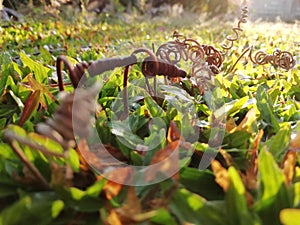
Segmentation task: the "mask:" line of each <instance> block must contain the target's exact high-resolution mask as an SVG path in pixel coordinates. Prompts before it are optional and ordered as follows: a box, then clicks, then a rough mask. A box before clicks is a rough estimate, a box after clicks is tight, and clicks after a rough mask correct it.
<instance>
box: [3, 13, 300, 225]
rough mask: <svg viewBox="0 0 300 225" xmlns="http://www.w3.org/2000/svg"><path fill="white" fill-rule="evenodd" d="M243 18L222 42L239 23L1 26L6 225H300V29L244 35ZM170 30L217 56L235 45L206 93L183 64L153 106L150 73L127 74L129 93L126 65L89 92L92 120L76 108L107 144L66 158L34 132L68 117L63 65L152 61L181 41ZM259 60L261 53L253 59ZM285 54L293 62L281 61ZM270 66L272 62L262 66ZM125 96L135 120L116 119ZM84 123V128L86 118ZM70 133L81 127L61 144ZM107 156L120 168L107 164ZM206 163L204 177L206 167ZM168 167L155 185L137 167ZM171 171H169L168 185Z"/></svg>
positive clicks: (74, 149)
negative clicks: (141, 54) (155, 53)
mask: <svg viewBox="0 0 300 225" xmlns="http://www.w3.org/2000/svg"><path fill="white" fill-rule="evenodd" d="M244 16H245V15H244ZM244 16H243V14H242V17H241V19H240V20H239V22H238V26H237V27H236V28H234V29H233V31H234V32H233V36H229V37H227V39H226V36H227V35H228V33H230V27H231V24H229V23H226V22H224V24H225V26H223V27H222V26H220V25H219V24H218V23H217V22H216V21H211V22H210V23H209V24H207V23H206V24H202V25H199V24H198V25H195V24H187V25H185V26H181V25H179V24H176V23H175V25H174V23H171V22H168V21H155V22H153V23H152V22H150V21H145V20H140V19H135V20H132V21H131V22H130V23H128V22H124V21H123V20H117V19H115V18H112V16H111V15H105V16H102V17H101V19H100V21H97V22H90V21H89V22H86V21H84V20H82V18H81V20H80V19H78V21H76V22H72V23H71V22H70V23H67V22H63V21H61V20H47V21H43V22H37V21H34V20H32V19H28V21H26V22H23V23H17V22H13V23H6V24H5V23H3V26H2V27H1V28H0V35H1V40H0V48H1V52H0V63H1V70H0V78H1V79H0V136H1V141H0V225H13V224H32V223H33V222H34V223H35V224H45V225H46V224H51V225H54V224H89V225H90V224H111V225H117V224H145V225H147V224H162V225H165V224H168V225H172V224H174V225H175V224H196V225H198V224H199V225H201V224H205V225H209V224H211V225H217V224H220V225H221V224H222V225H224V224H232V225H236V224H245V225H249V224H285V225H295V224H297V223H299V221H300V166H299V165H300V157H299V156H300V154H299V149H300V124H299V118H300V103H299V101H300V79H299V72H298V70H299V68H298V65H297V63H298V61H299V56H298V55H299V54H298V53H299V42H298V39H299V37H298V32H299V25H298V24H297V23H296V24H283V23H263V24H259V23H249V24H243V26H244V28H243V29H244V31H243V32H240V31H241V23H245V22H246V21H245V20H244V19H245V17H244ZM25 20H26V19H25ZM175 29H176V30H178V31H180V33H182V34H184V35H185V36H186V37H191V38H193V39H195V40H196V41H197V42H198V43H201V44H202V43H203V44H205V45H212V46H215V47H216V49H217V48H219V49H222V46H221V44H222V41H223V40H226V41H227V45H223V47H225V48H224V49H225V50H224V52H222V57H224V61H222V64H221V65H220V66H219V68H218V69H219V71H218V73H217V74H214V75H213V76H212V77H211V79H210V82H212V83H210V84H212V86H209V87H208V89H207V88H206V89H205V88H204V89H203V90H202V89H201V88H197V82H196V81H195V82H193V79H192V78H193V77H189V74H190V73H191V71H190V68H191V64H189V62H186V61H180V62H179V63H178V65H177V66H178V67H180V68H182V69H184V70H185V71H187V77H186V78H183V79H177V78H174V79H169V80H168V77H164V76H157V78H156V79H157V80H155V81H154V79H153V78H151V79H149V82H150V86H151V87H154V86H155V85H157V87H159V88H160V89H159V90H158V91H161V92H159V93H163V94H162V95H157V96H153V93H151V91H150V90H146V89H144V88H140V87H145V86H147V85H146V82H147V80H146V79H145V76H144V74H143V71H142V65H141V64H142V63H139V62H138V63H136V64H135V65H133V66H131V68H130V70H129V71H128V79H127V80H126V82H127V86H125V85H124V82H125V80H124V79H123V78H124V67H117V68H115V69H113V70H110V71H108V72H105V73H103V74H101V76H100V75H99V76H97V77H96V78H92V79H90V81H91V82H90V83H88V84H87V86H89V85H90V86H92V85H93V84H94V83H99V84H100V86H101V88H100V90H99V92H97V94H96V105H97V107H96V108H97V109H95V110H94V108H92V107H94V106H93V105H89V104H87V103H86V102H87V101H83V102H81V103H82V105H80V106H79V109H78V111H74V110H73V115H72V116H73V117H76V118H79V119H81V120H83V119H82V118H85V117H84V115H83V113H82V109H80V108H81V106H82V108H85V107H86V108H89V107H91V108H92V111H93V112H96V113H94V114H95V115H94V114H93V115H92V116H91V117H93V119H94V121H93V128H94V135H95V136H97V137H98V138H99V139H100V140H101V144H100V145H95V144H94V143H93V140H92V139H93V137H92V138H90V139H88V138H80V139H79V140H77V142H76V144H75V145H67V147H66V146H65V145H63V144H62V141H57V139H56V141H55V140H53V138H51V135H44V134H41V133H38V132H37V131H36V128H37V126H38V125H39V124H44V125H45V124H46V126H48V127H47V128H49V132H50V133H51V132H52V133H51V134H54V133H53V132H55V131H57V130H55V129H54V128H53V127H52V128H53V129H52V128H51V126H49V119H50V118H52V119H53V120H56V122H57V117H58V115H59V113H60V112H61V114H63V115H64V114H65V113H66V112H68V106H69V105H67V103H65V102H66V101H67V100H64V99H66V98H64V97H63V94H62V93H61V92H60V91H59V88H58V77H57V73H56V72H57V70H56V67H55V61H56V58H57V57H58V56H59V55H65V56H66V58H67V60H68V61H69V62H70V63H71V64H72V65H75V64H78V63H80V62H83V61H87V62H88V61H90V60H97V59H103V58H112V57H119V56H120V57H122V56H127V55H130V54H131V53H132V52H133V51H134V50H135V49H138V48H139V47H147V48H149V49H152V48H153V50H155V48H158V46H161V44H163V43H166V42H168V41H172V40H173V37H172V35H171V34H172V33H173V31H174V30H175ZM177 38H180V40H181V38H182V36H177ZM228 41H229V42H228ZM299 41H300V40H299ZM228 43H229V44H232V46H230V47H228ZM152 44H153V45H152ZM153 46H154V47H153ZM201 46H202V45H201ZM226 46H227V47H228V48H227V50H226ZM276 49H283V50H284V51H283V50H282V51H281V50H280V51H279V50H276ZM262 50H263V51H262ZM255 52H260V53H259V54H261V55H259V54H256V56H257V58H255ZM265 52H266V53H265ZM280 52H281V53H282V52H283V53H282V54H281V53H280ZM263 53H265V54H263ZM278 54H279V56H282V57H286V56H287V57H288V56H291V55H292V58H288V59H286V58H284V59H283V61H282V59H278V58H276V57H277V56H278ZM198 56H199V55H196V57H198ZM262 56H267V57H268V59H269V60H268V61H263V62H262V61H260V59H261V58H260V57H262ZM251 57H252V59H251ZM173 59H174V58H173ZM206 60H207V61H209V60H208V59H206ZM278 60H279V61H278ZM287 60H291V61H287ZM141 61H142V60H141ZM259 64H262V65H259ZM287 64H288V65H291V68H288V67H286V66H285V65H287ZM67 72H68V70H66V71H65V73H63V82H64V84H65V90H64V93H65V95H64V96H71V94H72V93H76V90H77V89H76V88H74V87H73V86H72V85H71V84H70V80H69V78H68V76H67V75H66V73H67ZM203 73H204V72H203ZM162 75H164V74H162ZM203 76H204V75H203ZM166 79H167V80H168V81H167V82H165V80H166ZM155 82H156V83H155ZM125 87H126V93H127V97H128V99H127V100H128V101H127V102H125V104H128V109H129V110H128V112H127V114H126V116H124V115H123V114H121V112H123V111H122V110H123V109H124V101H123V99H124V96H125V94H124V89H125ZM136 87H139V88H136ZM201 87H202V86H201ZM68 94H70V95H68ZM64 104H65V105H64ZM70 104H72V101H71V103H70ZM60 107H61V108H60ZM59 110H61V111H59ZM81 113H82V114H81ZM66 115H68V114H66ZM194 115H196V117H195V116H194ZM69 119H70V118H69ZM85 119H86V121H85V123H84V124H88V123H89V121H90V118H85ZM65 120H68V118H65ZM46 121H48V125H47V122H46ZM62 123H63V122H62ZM58 125H59V124H58V123H56V125H55V126H54V127H55V128H56V127H58ZM83 126H85V125H83ZM68 129H75V128H74V127H72V126H71V128H70V127H67V126H66V127H64V130H65V131H62V132H67V131H68ZM218 135H219V136H218ZM215 137H217V138H218V140H219V143H218V144H216V143H215V142H214V140H215ZM68 144H69V143H68ZM70 146H71V147H70ZM104 148H105V149H106V151H103V149H104ZM149 149H150V150H151V151H150V150H149ZM107 153H109V154H110V155H112V156H113V157H114V158H115V159H117V161H118V163H115V162H110V161H107V160H105V157H106V156H107ZM173 153H174V154H175V157H172V158H171V157H170V155H172V154H173ZM205 157H208V159H207V160H208V162H209V165H207V166H205V168H200V167H201V160H203V158H205ZM163 160H166V161H165V163H164V164H163V165H162V166H159V167H158V171H156V172H155V173H153V172H147V171H146V172H145V173H143V171H142V172H141V173H139V174H138V175H137V176H135V177H134V175H132V169H131V168H132V166H135V167H143V168H144V167H145V168H146V167H148V166H151V165H154V164H155V163H159V162H161V161H163ZM120 162H122V163H123V164H120ZM124 165H125V166H124ZM128 165H130V166H128ZM169 169H171V170H172V171H174V172H173V173H171V174H167V175H166V171H169ZM130 179H136V180H138V181H143V182H140V183H139V182H137V183H136V182H131V183H130V182H127V181H128V180H130ZM155 180H156V181H157V182H155ZM116 181H117V182H116ZM132 184H135V185H132ZM137 184H139V185H137Z"/></svg>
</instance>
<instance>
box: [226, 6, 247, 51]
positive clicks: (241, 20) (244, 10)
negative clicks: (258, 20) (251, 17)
mask: <svg viewBox="0 0 300 225" xmlns="http://www.w3.org/2000/svg"><path fill="white" fill-rule="evenodd" d="M247 18H248V7H247V6H244V7H243V8H242V10H241V16H240V18H239V20H238V23H237V26H236V27H233V28H232V31H233V35H231V36H227V37H226V40H227V44H226V43H224V44H222V45H221V47H222V48H223V49H225V50H226V51H228V50H230V49H231V48H232V47H233V44H234V42H235V41H237V40H238V39H239V37H240V34H239V32H242V31H243V29H242V28H241V24H242V23H247Z"/></svg>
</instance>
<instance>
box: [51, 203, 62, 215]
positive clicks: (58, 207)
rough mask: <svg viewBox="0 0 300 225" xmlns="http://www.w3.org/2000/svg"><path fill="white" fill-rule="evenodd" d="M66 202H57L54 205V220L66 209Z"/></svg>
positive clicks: (52, 213)
mask: <svg viewBox="0 0 300 225" xmlns="http://www.w3.org/2000/svg"><path fill="white" fill-rule="evenodd" d="M64 205H65V204H64V202H63V201H62V200H56V201H54V202H53V203H52V208H51V216H52V218H56V217H57V216H58V215H59V214H60V213H61V211H62V210H63V209H64Z"/></svg>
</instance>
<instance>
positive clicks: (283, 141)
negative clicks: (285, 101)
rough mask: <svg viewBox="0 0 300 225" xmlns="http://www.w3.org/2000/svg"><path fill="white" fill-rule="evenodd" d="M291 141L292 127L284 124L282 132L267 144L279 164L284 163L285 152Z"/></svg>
mask: <svg viewBox="0 0 300 225" xmlns="http://www.w3.org/2000/svg"><path fill="white" fill-rule="evenodd" d="M290 139H291V125H290V124H289V123H284V124H283V125H282V126H281V128H280V130H279V131H278V132H277V133H276V134H275V135H274V136H272V137H271V138H270V139H269V140H268V141H267V142H266V146H267V147H268V149H269V151H270V152H271V153H272V155H273V157H274V158H275V160H276V161H277V163H280V162H281V161H282V159H283V157H284V155H285V152H286V151H287V150H288V148H289V145H290Z"/></svg>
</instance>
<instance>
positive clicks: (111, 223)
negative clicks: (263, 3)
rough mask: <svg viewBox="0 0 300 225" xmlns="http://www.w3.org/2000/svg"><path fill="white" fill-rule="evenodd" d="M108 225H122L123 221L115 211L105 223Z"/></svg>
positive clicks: (111, 212) (112, 211)
mask: <svg viewBox="0 0 300 225" xmlns="http://www.w3.org/2000/svg"><path fill="white" fill-rule="evenodd" d="M105 224H106V225H122V222H121V220H120V219H119V216H118V214H117V213H116V211H115V210H111V211H110V213H109V216H108V217H107V219H106V221H105Z"/></svg>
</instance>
